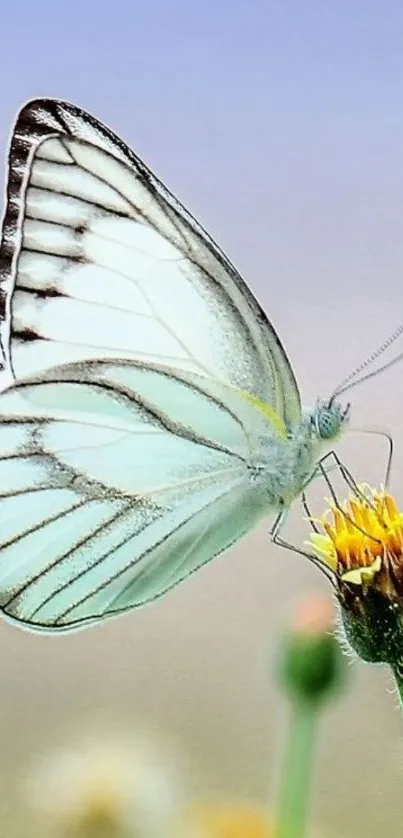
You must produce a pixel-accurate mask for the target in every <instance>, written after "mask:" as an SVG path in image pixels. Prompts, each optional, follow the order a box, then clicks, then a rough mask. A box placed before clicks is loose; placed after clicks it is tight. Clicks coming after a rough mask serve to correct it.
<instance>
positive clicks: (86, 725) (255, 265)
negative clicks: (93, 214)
mask: <svg viewBox="0 0 403 838" xmlns="http://www.w3.org/2000/svg"><path fill="white" fill-rule="evenodd" d="M1 34H2V38H1V53H0V66H1V71H2V80H3V83H2V95H1V99H0V126H1V130H0V146H1V148H0V153H1V156H2V157H4V156H5V154H6V149H7V142H8V134H9V131H10V128H11V124H12V120H13V119H14V115H15V113H16V111H17V109H18V108H19V107H20V105H21V104H22V103H23V102H24V101H25V100H27V99H29V98H31V97H35V96H54V97H58V98H63V99H68V100H71V101H72V102H75V103H76V104H79V105H80V106H81V107H83V108H86V109H88V110H90V111H92V112H94V113H95V114H96V115H97V116H98V117H99V118H100V119H101V120H103V121H104V122H106V123H107V124H110V125H111V126H112V127H113V128H114V129H115V130H116V131H117V132H118V133H119V134H120V135H121V136H122V137H123V138H125V139H126V140H127V142H128V143H129V144H130V145H131V146H132V147H133V148H134V149H135V150H136V151H137V152H138V153H139V155H140V156H142V157H143V158H144V159H145V161H146V162H147V163H148V164H149V165H150V166H151V168H153V169H154V170H155V172H156V173H157V174H158V175H159V176H160V177H161V179H162V180H163V181H164V182H165V183H166V184H167V186H168V187H169V188H170V189H171V190H172V191H173V192H174V193H175V194H176V195H177V196H178V197H179V199H180V200H181V201H182V202H183V203H184V204H185V205H186V206H187V207H188V208H189V209H190V210H191V212H192V213H193V214H194V215H196V217H197V218H199V219H200V221H201V222H202V223H203V224H204V226H206V227H207V229H208V230H209V231H210V232H211V233H212V234H213V236H214V238H215V239H216V240H217V241H218V242H219V243H220V244H221V246H222V247H223V249H224V250H225V251H226V252H227V253H228V255H229V256H230V258H231V259H232V261H233V262H234V263H235V264H236V265H237V267H238V268H239V269H240V271H241V273H242V274H243V276H244V277H245V279H246V280H247V281H248V283H249V284H250V286H251V288H252V289H253V291H254V292H255V293H256V295H257V296H258V298H259V300H260V301H261V303H262V304H263V306H264V307H265V309H266V310H267V312H268V315H269V317H270V319H271V320H272V321H273V323H274V325H275V327H276V329H277V330H278V332H279V334H280V336H281V339H282V341H283V342H284V345H285V347H286V348H287V351H288V354H289V356H290V358H291V361H292V363H293V365H294V369H295V371H296V374H297V378H298V380H299V383H300V388H301V392H302V396H303V401H304V402H305V403H308V404H309V403H312V402H313V401H314V400H315V399H316V397H317V396H318V395H321V396H327V395H328V394H329V393H330V392H331V391H332V390H333V389H334V388H335V386H336V385H337V384H338V383H339V381H340V380H341V379H342V378H343V377H344V376H345V375H346V374H348V373H349V372H350V371H351V369H352V368H353V367H354V366H355V365H356V364H357V363H359V362H360V361H362V360H363V358H365V357H366V355H367V354H368V353H370V352H371V351H372V350H373V349H374V347H375V346H377V345H378V343H379V342H381V340H382V339H383V338H384V337H386V336H387V335H388V333H389V332H390V331H392V330H393V329H394V328H395V326H396V325H397V324H398V323H399V322H400V321H401V320H403V240H402V219H403V151H402V149H403V109H402V100H403V51H402V43H403V5H402V4H401V3H400V2H399V0H395V2H392V0H385V2H383V3H379V2H375V0H367V2H366V3H358V2H354V3H351V2H348V1H347V0H338V2H328V3H322V2H319V0H317V2H313V0H306V2H304V3H300V2H297V0H294V2H290V1H288V2H287V0H283V2H282V3H276V2H270V1H269V0H266V2H263V0H262V1H260V0H251V2H249V3H245V2H241V0H232V2H229V1H228V2H227V0H214V2H213V0H205V2H204V3H202V4H195V3H189V2H186V0H169V2H163V0H159V1H158V0H148V2H146V3H145V2H141V3H140V2H136V0H132V2H131V3H128V2H127V3H126V2H121V1H120V0H116V2H115V3H111V4H107V5H105V6H102V5H100V4H99V3H95V2H90V0H80V2H78V0H70V2H69V3H66V4H56V5H55V4H54V3H50V2H43V0H37V2H35V3H29V2H27V0H21V2H19V3H18V4H8V5H7V8H5V9H4V10H3V11H2V20H1ZM402 393H403V362H402V363H401V365H398V366H395V367H394V368H392V369H391V370H389V371H388V372H386V373H385V374H384V375H382V376H380V377H379V378H375V379H373V380H372V381H369V382H367V383H366V384H364V385H363V386H362V387H359V388H357V390H354V391H353V392H352V394H351V397H352V401H353V412H352V425H356V426H361V427H371V426H372V427H379V426H380V427H382V428H386V429H388V430H389V431H390V432H391V433H392V434H393V436H394V438H395V441H396V455H395V461H394V468H393V477H392V486H393V490H394V492H395V494H396V496H397V498H398V499H400V503H401V504H403V477H402V465H403V438H402V421H403V398H402ZM340 453H341V454H342V456H343V458H344V459H345V461H346V462H347V463H348V465H349V466H350V468H351V470H352V471H353V473H354V474H355V476H356V477H357V478H358V479H361V480H368V481H369V482H372V483H374V484H378V483H379V482H380V481H381V480H382V477H383V473H384V464H385V456H386V446H385V444H384V443H383V442H382V440H381V439H379V438H377V437H373V438H371V437H369V436H359V435H357V434H351V435H349V438H348V439H347V440H346V442H345V443H343V444H342V445H341V447H340ZM315 491H316V490H315ZM317 491H319V488H318V490H317ZM321 491H322V495H323V487H322V490H321ZM299 517H300V512H299V511H298V512H297V513H296V514H295V515H294V516H293V520H292V521H291V522H290V528H291V532H290V528H289V531H288V535H289V536H291V537H292V538H293V540H295V541H298V540H301V538H302V537H303V528H302V524H301V523H300V522H299ZM326 591H327V583H326V581H325V580H324V579H322V578H321V577H320V575H319V573H318V571H317V570H315V568H313V567H311V566H309V564H308V563H307V562H304V560H303V559H302V558H298V557H297V556H293V555H291V554H287V553H285V552H284V551H281V550H279V549H276V548H273V547H272V546H271V545H270V542H269V540H268V536H267V525H265V524H263V525H262V526H261V527H260V529H259V530H258V531H256V532H255V533H254V534H252V535H251V536H250V537H249V538H247V539H246V540H245V541H244V542H243V543H241V544H240V545H238V546H237V547H236V548H235V549H233V550H232V551H231V552H230V554H228V555H226V556H225V557H222V558H220V559H218V560H217V561H215V562H213V563H212V564H211V565H210V566H209V567H207V568H206V569H204V570H202V571H200V572H199V573H198V574H197V575H196V576H194V577H193V578H192V579H191V580H190V581H188V582H186V583H185V584H183V585H182V587H180V588H179V589H177V590H176V591H174V592H172V593H170V594H169V595H168V596H167V597H166V598H165V599H162V600H160V601H159V602H156V603H155V604H154V605H152V606H149V607H147V608H145V609H143V610H141V611H139V612H138V613H133V614H131V615H130V616H127V617H125V618H122V619H120V620H117V621H116V622H111V623H110V624H108V625H105V626H103V627H100V628H96V629H92V630H88V631H87V632H83V633H79V634H73V635H71V636H67V637H60V638H48V637H42V636H35V635H33V634H32V635H31V634H28V633H24V632H22V631H19V630H18V629H17V628H14V627H11V626H9V625H7V624H6V623H1V625H0V661H1V680H0V709H1V712H0V741H1V758H0V805H1V810H2V813H1V825H2V830H3V831H4V830H5V831H4V834H5V835H7V836H12V838H14V836H18V838H19V836H22V835H26V834H28V833H27V821H26V820H25V818H26V815H25V814H24V813H25V808H24V807H25V806H28V803H27V800H28V797H29V793H28V791H27V787H28V786H27V784H28V785H29V783H30V782H31V780H30V779H29V778H30V777H31V774H32V772H33V774H35V772H36V771H37V770H38V771H39V768H38V769H37V768H35V766H37V765H39V762H40V760H41V759H42V757H43V755H46V754H47V753H54V752H57V751H58V749H63V748H65V747H66V743H67V745H68V744H69V743H72V742H73V741H74V742H77V741H81V740H80V737H81V736H83V737H84V734H85V735H90V736H92V735H93V736H95V738H98V739H99V740H101V739H102V736H104V735H105V736H106V735H107V734H108V735H109V734H111V735H112V733H111V732H113V731H115V730H118V733H117V734H116V735H119V737H123V739H124V740H125V739H127V741H131V740H130V737H131V736H132V734H133V735H135V732H136V731H139V730H140V731H142V732H144V731H149V732H150V735H152V736H153V737H157V740H158V741H159V738H162V740H163V741H164V743H166V742H169V744H168V745H167V749H168V752H169V753H170V754H171V755H172V754H175V755H176V756H175V760H176V759H178V761H179V762H178V764H179V763H181V761H183V765H184V766H185V767H184V768H183V769H182V773H183V777H185V778H186V783H185V785H188V786H189V788H190V789H193V791H190V792H186V793H189V794H191V795H192V794H195V795H198V796H199V797H200V796H203V795H207V796H208V795H221V796H222V797H229V798H232V799H247V800H255V801H257V802H262V803H264V804H265V803H266V801H267V800H268V799H270V798H271V797H272V796H273V781H274V777H275V773H276V769H277V762H278V755H279V751H280V750H281V746H282V741H283V732H284V720H285V714H286V708H285V704H284V700H283V699H282V697H281V695H280V693H279V691H278V687H277V685H276V680H275V677H274V675H273V667H274V660H275V656H276V648H277V642H278V637H279V635H280V634H281V631H282V630H283V627H284V625H286V623H287V621H288V619H289V617H290V614H291V613H292V610H293V607H294V604H295V603H296V602H298V601H299V599H300V598H301V597H303V596H304V595H307V594H308V593H311V592H316V593H318V592H326ZM391 690H392V684H391V681H390V679H389V676H388V675H387V673H386V672H385V671H384V670H383V669H378V668H376V667H369V666H365V665H364V664H361V663H359V664H355V665H354V668H353V671H352V673H351V678H350V688H349V691H348V694H347V696H346V697H345V698H344V699H343V701H340V702H339V703H338V704H335V705H334V707H333V708H332V709H330V710H329V712H328V713H327V715H326V717H325V718H324V719H323V723H322V726H321V737H320V747H319V757H318V766H317V780H316V791H315V801H314V822H315V824H316V827H317V832H318V835H325V836H329V838H333V836H334V838H341V836H345V838H350V836H351V838H353V836H361V835H365V836H366V838H375V836H378V835H379V832H380V830H381V829H382V830H383V831H384V833H385V834H387V835H388V836H389V838H400V836H401V822H402V820H403V800H402V795H401V789H402V784H403V727H402V718H401V715H399V713H398V712H397V710H396V707H397V698H396V696H394V695H393V694H391ZM114 735H115V733H113V736H114ZM164 748H165V744H164ZM175 760H174V761H175ZM175 764H176V763H175ZM181 764H182V763H181ZM38 776H39V775H38ZM45 788H47V785H46V783H45Z"/></svg>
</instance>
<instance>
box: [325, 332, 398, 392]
mask: <svg viewBox="0 0 403 838" xmlns="http://www.w3.org/2000/svg"><path fill="white" fill-rule="evenodd" d="M402 335H403V323H401V324H400V326H398V328H397V329H395V331H394V332H392V334H391V335H389V337H388V338H387V339H386V340H385V341H383V343H381V345H380V346H378V348H377V349H376V350H375V351H374V352H372V354H371V355H369V356H368V358H366V359H365V361H363V362H362V363H361V364H359V366H358V367H356V368H355V369H354V370H353V371H352V372H351V373H350V375H348V376H347V378H345V379H344V381H342V382H341V384H339V386H338V387H337V388H336V390H335V391H334V393H333V395H332V399H331V401H333V399H335V398H337V397H338V396H340V395H341V394H342V393H345V392H346V390H351V388H352V387H356V386H357V384H362V382H363V381H367V380H368V379H369V378H373V377H374V376H375V375H378V374H379V373H380V372H383V371H384V370H386V369H388V368H389V367H392V366H393V365H394V364H396V363H397V362H398V361H400V360H401V359H402V358H403V351H402V352H399V354H398V355H396V356H395V357H394V358H391V359H390V361H387V362H386V363H385V364H382V366H380V367H377V368H376V370H371V371H370V372H368V373H366V375H362V373H364V372H365V370H366V369H367V368H368V367H370V366H372V364H373V363H374V362H375V361H377V360H378V358H380V356H381V355H383V353H384V352H386V351H387V350H388V349H390V347H391V346H392V344H394V343H395V341H396V340H397V339H398V338H399V337H401V336H402Z"/></svg>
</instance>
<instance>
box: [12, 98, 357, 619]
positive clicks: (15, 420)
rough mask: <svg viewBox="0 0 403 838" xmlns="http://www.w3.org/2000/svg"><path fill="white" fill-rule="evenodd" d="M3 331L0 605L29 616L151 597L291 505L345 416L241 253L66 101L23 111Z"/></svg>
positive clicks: (91, 611) (110, 608)
mask: <svg viewBox="0 0 403 838" xmlns="http://www.w3.org/2000/svg"><path fill="white" fill-rule="evenodd" d="M0 345H1V360H2V373H1V374H2V376H3V378H2V381H3V387H2V393H1V395H0V520H1V530H0V610H1V612H2V613H3V615H4V616H5V617H7V618H8V619H10V620H12V621H17V622H18V624H19V625H22V626H25V627H27V628H31V629H33V630H43V631H53V632H58V631H59V632H60V631H69V630H73V629H76V628H80V627H83V626H87V625H89V624H93V623H97V622H100V621H102V620H104V619H106V618H108V617H112V616H116V615H118V614H121V613H122V612H125V611H128V610H130V609H132V608H134V607H135V606H139V605H142V604H144V603H146V602H149V601H151V600H154V599H155V598H156V597H159V596H160V595H161V594H163V593H165V592H166V591H168V590H169V589H171V588H172V587H173V586H174V585H176V584H177V583H179V582H181V581H182V580H183V579H185V578H186V577H188V576H189V575H190V574H191V573H193V572H194V571H196V570H197V569H198V568H200V567H201V566H202V565H204V564H206V563H207V562H209V561H210V560H211V559H212V558H213V557H215V556H218V555H219V554H220V553H222V552H223V551H224V550H226V549H227V548H228V547H230V546H231V545H232V544H233V543H234V542H236V541H238V539H240V538H241V537H242V536H244V535H245V534H246V533H247V532H248V531H249V530H251V529H252V528H253V527H254V526H255V525H256V524H257V523H258V522H259V521H260V520H261V519H262V518H263V517H264V516H268V515H270V514H272V513H274V512H277V513H278V512H279V513H280V516H281V515H282V513H283V512H284V511H286V510H287V509H288V508H289V506H290V504H291V503H292V502H293V500H294V499H295V498H297V497H298V496H299V495H300V494H301V492H302V491H303V489H304V487H305V486H306V485H307V484H308V483H309V481H310V480H311V479H313V477H314V475H315V473H316V471H317V469H318V463H319V462H320V457H321V454H322V452H323V450H324V446H326V445H328V444H329V441H331V440H333V439H334V438H335V437H336V436H337V435H338V434H339V433H340V431H341V430H342V429H343V427H344V425H345V423H346V421H347V418H348V407H347V408H343V407H342V406H341V405H340V403H339V402H338V401H336V400H335V398H334V397H332V398H331V399H329V400H328V401H319V402H318V403H317V405H316V407H315V408H313V409H312V410H310V411H302V409H301V401H300V394H299V390H298V386H297V383H296V379H295V376H294V373H293V370H292V368H291V365H290V362H289V360H288V358H287V355H286V353H285V351H284V349H283V347H282V345H281V342H280V340H279V338H278V336H277V334H276V332H275V330H274V328H273V326H272V325H271V323H270V322H269V320H268V318H267V317H266V315H265V313H264V311H263V310H262V308H261V307H260V305H259V303H258V302H257V300H256V299H255V297H254V296H253V294H252V293H251V291H250V290H249V288H248V287H247V285H246V284H245V283H244V281H243V280H242V278H241V277H240V275H239V274H238V272H237V271H236V269H235V268H234V266H233V265H232V264H231V263H230V262H229V261H228V259H227V258H226V256H225V255H224V254H223V253H222V251H221V250H220V249H219V248H218V247H217V245H216V244H215V243H214V241H213V240H212V239H211V238H210V236H209V235H208V234H207V233H206V232H205V231H204V229H203V228H202V227H201V226H200V225H199V224H198V223H197V221H195V219H194V218H193V217H192V216H191V215H190V214H189V213H188V212H187V211H186V210H185V209H184V208H183V207H182V206H181V204H180V203H179V202H178V201H177V200H176V199H175V198H174V197H173V196H172V195H171V194H170V192H169V191H168V190H167V189H166V188H165V187H164V186H163V185H162V183H160V181H159V180H158V179H157V178H156V177H155V175H154V174H153V173H152V172H151V171H150V170H149V169H148V168H147V167H146V166H145V164H144V163H143V162H142V161H141V160H140V159H139V158H138V157H137V156H136V155H135V154H134V153H133V152H132V151H131V150H130V149H129V148H128V147H127V146H126V145H125V143H124V142H123V141H122V140H121V139H119V137H117V136H116V135H115V134H114V133H113V132H112V131H111V130H110V129H109V128H107V127H105V126H104V125H102V124H101V123H100V122H98V120H97V119H95V118H94V117H93V116H91V115H90V114H88V113H86V112H85V111H83V110H81V109H79V108H78V107H75V106H73V105H71V104H69V103H67V102H62V101H57V100H49V99H38V100H34V101H31V102H29V103H28V104H27V105H25V106H24V107H23V108H22V110H21V111H20V113H19V115H18V118H17V121H16V124H15V127H14V132H13V135H12V139H11V145H10V151H9V171H8V183H7V204H6V211H5V216H4V220H3V231H2V241H1V249H0ZM278 520H279V519H278Z"/></svg>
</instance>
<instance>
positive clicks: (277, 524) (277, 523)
mask: <svg viewBox="0 0 403 838" xmlns="http://www.w3.org/2000/svg"><path fill="white" fill-rule="evenodd" d="M305 500H306V499H305ZM307 509H308V506H307ZM288 511H289V510H288V508H286V509H282V510H281V512H279V514H278V515H277V516H276V518H275V520H274V523H273V526H272V527H271V529H270V531H269V534H270V537H271V540H272V542H273V544H276V545H277V547H282V548H283V549H285V550H291V552H293V553H298V555H299V556H304V558H305V559H309V561H310V562H312V563H313V564H315V565H316V566H317V567H319V569H320V570H321V571H322V572H323V573H324V574H325V576H327V578H328V579H329V581H330V582H331V583H332V584H333V585H334V586H335V579H334V574H333V573H332V571H331V570H330V568H329V567H328V566H327V564H326V563H325V562H324V561H322V560H321V559H320V558H319V557H318V556H316V555H315V554H314V553H309V551H308V550H304V549H303V548H302V547H296V546H295V544H291V542H290V541H286V540H285V539H284V538H282V537H281V535H280V533H281V531H282V529H283V527H284V524H285V522H286V519H287V515H288ZM308 512H309V509H308Z"/></svg>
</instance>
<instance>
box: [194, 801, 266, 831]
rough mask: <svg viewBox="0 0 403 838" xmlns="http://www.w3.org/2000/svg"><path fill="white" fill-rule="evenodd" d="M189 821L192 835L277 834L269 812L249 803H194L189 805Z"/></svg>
mask: <svg viewBox="0 0 403 838" xmlns="http://www.w3.org/2000/svg"><path fill="white" fill-rule="evenodd" d="M186 824H187V827H188V834H189V835H190V836H191V838H274V829H273V824H272V822H271V820H270V818H269V817H268V815H267V813H266V812H265V811H264V810H263V809H262V808H261V807H258V806H257V805H253V804H248V803H241V802H230V801H229V802H220V803H218V802H217V803H210V804H205V805H202V804H198V805H194V806H192V807H191V808H190V809H189V812H188V816H187V818H186ZM185 834H186V833H185Z"/></svg>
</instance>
